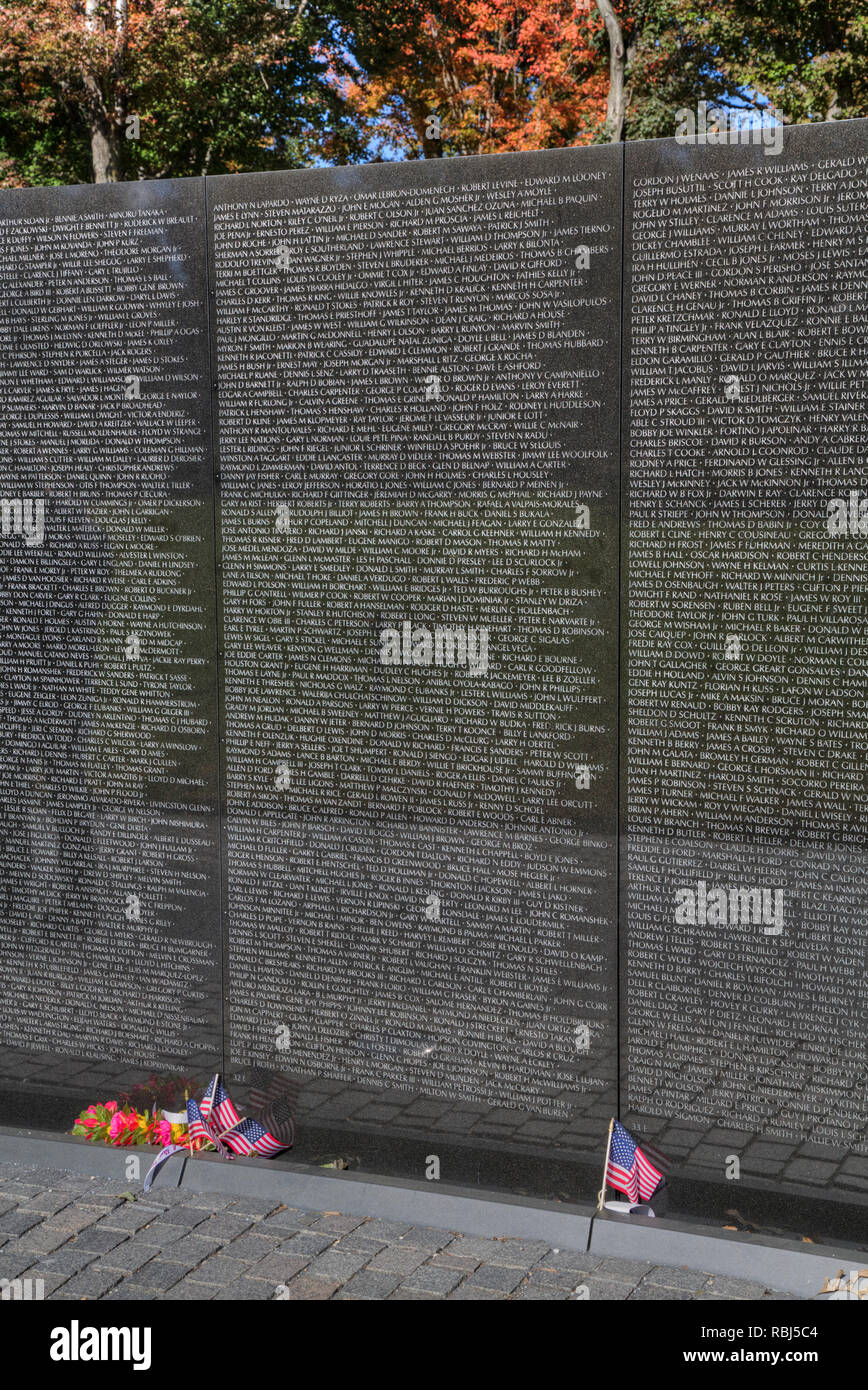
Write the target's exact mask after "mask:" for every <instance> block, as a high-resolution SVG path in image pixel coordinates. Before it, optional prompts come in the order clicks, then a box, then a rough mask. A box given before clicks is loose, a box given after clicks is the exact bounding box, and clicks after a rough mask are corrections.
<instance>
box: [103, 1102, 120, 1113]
mask: <svg viewBox="0 0 868 1390" xmlns="http://www.w3.org/2000/svg"><path fill="white" fill-rule="evenodd" d="M117 1108H118V1103H117V1101H116V1100H107V1101H106V1102H105V1104H104V1105H103V1110H107V1111H108V1112H109V1114H110V1115H113V1114H114V1113H115V1111H116V1110H117Z"/></svg>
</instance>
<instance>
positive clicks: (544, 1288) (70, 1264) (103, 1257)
mask: <svg viewBox="0 0 868 1390" xmlns="http://www.w3.org/2000/svg"><path fill="white" fill-rule="evenodd" d="M0 1279H7V1280H15V1279H31V1280H35V1279H41V1280H43V1281H44V1293H45V1297H46V1298H51V1299H74V1300H79V1299H106V1300H111V1299H146V1300H147V1299H212V1298H213V1299H218V1300H220V1299H264V1300H267V1299H279V1298H290V1299H329V1298H337V1299H344V1298H350V1299H438V1298H440V1299H442V1298H449V1299H468V1298H471V1299H504V1298H505V1299H521V1300H527V1299H561V1300H566V1299H574V1300H576V1299H579V1298H589V1299H658V1300H671V1299H679V1300H682V1299H703V1300H709V1301H711V1300H719V1299H789V1298H791V1297H792V1295H789V1294H782V1293H775V1292H773V1291H771V1290H768V1289H765V1288H763V1286H762V1285H761V1284H750V1283H746V1282H745V1281H743V1280H740V1279H730V1278H726V1277H724V1276H722V1275H709V1274H698V1273H694V1272H693V1271H691V1270H687V1269H672V1268H666V1267H664V1266H659V1265H650V1264H642V1263H639V1262H638V1261H631V1260H622V1259H610V1258H609V1259H607V1258H602V1257H600V1256H595V1255H585V1254H584V1253H582V1252H579V1251H575V1250H553V1249H551V1248H550V1247H549V1246H548V1245H547V1244H546V1243H545V1242H543V1241H531V1240H515V1239H511V1238H501V1239H495V1240H491V1239H485V1238H483V1237H480V1236H467V1235H462V1234H461V1233H460V1232H456V1231H445V1230H435V1229H433V1228H431V1227H415V1226H409V1225H406V1224H404V1223H402V1222H396V1221H383V1220H379V1219H377V1218H365V1217H359V1216H342V1215H340V1214H338V1213H336V1212H321V1211H298V1210H295V1209H294V1208H290V1207H285V1206H281V1205H279V1204H278V1203H277V1202H273V1201H267V1200H265V1201H264V1200H261V1199H257V1198H244V1197H237V1196H235V1197H229V1196H226V1195H224V1194H221V1193H193V1192H189V1193H187V1192H183V1191H178V1190H177V1189H176V1188H170V1187H167V1188H164V1189H160V1188H157V1189H156V1190H155V1191H154V1192H151V1193H149V1194H148V1195H147V1196H146V1197H145V1196H144V1195H142V1193H141V1187H140V1186H139V1185H133V1186H131V1187H130V1188H129V1189H127V1188H125V1186H124V1183H123V1181H122V1180H120V1181H116V1180H111V1181H107V1180H106V1179H104V1178H87V1177H83V1176H82V1175H81V1174H77V1173H65V1172H62V1171H60V1170H57V1169H48V1168H33V1167H25V1166H22V1165H20V1164H11V1163H4V1164H0ZM585 1290H586V1292H585Z"/></svg>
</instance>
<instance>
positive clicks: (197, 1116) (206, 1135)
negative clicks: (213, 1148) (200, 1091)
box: [187, 1099, 214, 1144]
mask: <svg viewBox="0 0 868 1390" xmlns="http://www.w3.org/2000/svg"><path fill="white" fill-rule="evenodd" d="M187 1133H188V1134H189V1136H190V1138H191V1139H194V1140H195V1139H198V1140H199V1142H200V1143H203V1144H204V1143H209V1144H213V1143H214V1136H213V1134H212V1133H211V1130H210V1129H209V1127H208V1122H207V1120H206V1119H205V1117H204V1115H203V1114H202V1111H201V1109H200V1107H199V1106H198V1105H197V1104H196V1102H195V1100H192V1099H191V1100H188V1101H187Z"/></svg>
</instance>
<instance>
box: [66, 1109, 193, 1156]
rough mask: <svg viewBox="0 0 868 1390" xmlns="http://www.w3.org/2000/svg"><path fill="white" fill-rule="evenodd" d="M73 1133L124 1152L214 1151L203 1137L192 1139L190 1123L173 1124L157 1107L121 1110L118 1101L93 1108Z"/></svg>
mask: <svg viewBox="0 0 868 1390" xmlns="http://www.w3.org/2000/svg"><path fill="white" fill-rule="evenodd" d="M72 1133H73V1134H76V1135H79V1136H80V1137H81V1138H83V1139H86V1140H87V1141H88V1143H91V1144H114V1145H116V1146H118V1147H120V1148H129V1147H131V1146H133V1145H137V1144H154V1145H156V1146H157V1147H160V1148H168V1147H169V1145H170V1144H182V1145H183V1146H184V1148H186V1149H188V1150H189V1151H190V1152H195V1151H196V1150H198V1149H204V1148H209V1149H210V1148H213V1147H214V1145H213V1144H211V1143H210V1142H209V1141H208V1140H207V1139H204V1138H202V1137H199V1138H196V1139H191V1138H190V1136H189V1132H188V1128H187V1125H186V1123H184V1124H178V1123H172V1122H170V1121H169V1120H167V1119H166V1118H165V1117H164V1115H163V1114H162V1112H161V1111H160V1112H158V1111H157V1108H156V1106H155V1107H154V1110H153V1111H148V1110H143V1111H139V1110H136V1109H135V1108H134V1107H133V1106H132V1105H124V1106H120V1105H118V1102H117V1101H116V1100H107V1101H104V1102H103V1104H102V1105H89V1106H88V1107H87V1109H86V1110H83V1111H82V1113H81V1114H80V1115H79V1116H78V1117H77V1118H76V1121H75V1124H74V1125H73V1127H72Z"/></svg>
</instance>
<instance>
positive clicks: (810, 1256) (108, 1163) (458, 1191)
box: [0, 1128, 868, 1298]
mask: <svg viewBox="0 0 868 1390" xmlns="http://www.w3.org/2000/svg"><path fill="white" fill-rule="evenodd" d="M159 1152H160V1150H159V1149H152V1148H145V1147H142V1148H138V1149H135V1150H132V1149H112V1148H108V1147H105V1146H96V1145H93V1144H88V1143H86V1141H85V1140H83V1139H72V1138H70V1137H69V1136H62V1135H57V1136H54V1135H46V1134H36V1133H34V1132H33V1131H31V1130H12V1129H4V1128H0V1162H5V1163H22V1164H31V1165H34V1166H37V1167H49V1168H60V1169H65V1170H69V1171H71V1172H75V1173H86V1174H88V1175H93V1176H96V1177H102V1178H109V1177H111V1178H118V1179H119V1180H120V1181H122V1182H124V1183H125V1185H127V1186H130V1187H133V1188H135V1189H137V1190H138V1193H139V1195H141V1180H142V1179H139V1180H138V1181H137V1182H131V1181H130V1180H128V1179H126V1177H125V1173H124V1164H125V1161H126V1159H127V1158H129V1156H130V1155H131V1154H135V1155H137V1156H138V1157H140V1158H141V1160H142V1178H143V1177H144V1174H145V1173H146V1172H147V1170H148V1168H149V1167H150V1164H151V1163H152V1162H153V1159H154V1158H155V1157H156V1156H157V1154H158V1153H159ZM179 1178H180V1180H181V1181H180V1183H179ZM177 1186H180V1187H181V1190H182V1191H189V1192H191V1193H192V1192H227V1193H228V1192H231V1193H235V1194H236V1195H238V1196H247V1197H251V1196H253V1197H266V1198H274V1199H275V1200H276V1201H279V1202H282V1203H284V1204H285V1205H286V1206H289V1207H300V1208H302V1209H304V1210H308V1211H309V1210H314V1211H323V1210H325V1211H342V1212H345V1213H347V1214H349V1215H352V1216H372V1217H382V1218H384V1219H386V1220H393V1221H406V1222H408V1223H409V1224H412V1225H414V1226H436V1227H440V1228H442V1229H445V1230H454V1231H460V1232H462V1233H464V1234H465V1235H477V1236H512V1237H515V1238H523V1239H526V1240H544V1241H546V1242H547V1243H548V1244H549V1245H551V1246H553V1247H555V1248H559V1249H563V1250H589V1251H590V1252H591V1253H592V1254H594V1255H613V1256H617V1257H620V1258H622V1259H633V1260H643V1261H647V1262H648V1263H650V1264H655V1265H671V1266H681V1267H685V1268H687V1269H694V1270H702V1271H704V1272H706V1273H708V1274H722V1275H728V1276H731V1277H733V1278H736V1279H745V1280H748V1281H750V1282H752V1283H760V1284H765V1285H766V1287H767V1288H769V1289H773V1290H775V1291H777V1292H779V1293H792V1294H796V1295H798V1296H799V1297H801V1298H813V1297H814V1296H816V1295H817V1294H818V1293H819V1291H820V1289H821V1288H822V1287H823V1283H824V1281H825V1280H826V1279H827V1278H828V1277H830V1276H831V1277H833V1276H834V1275H836V1274H837V1273H838V1271H839V1270H841V1269H843V1270H844V1271H845V1273H847V1272H849V1270H851V1269H854V1268H856V1267H860V1268H861V1267H863V1266H865V1265H868V1253H866V1252H862V1251H859V1250H856V1249H836V1248H834V1247H830V1246H819V1245H814V1246H811V1247H810V1249H808V1248H806V1246H805V1245H804V1244H802V1243H800V1242H798V1241H788V1240H784V1239H777V1238H774V1237H761V1236H757V1235H744V1234H740V1233H739V1232H732V1231H712V1230H710V1229H709V1228H708V1227H704V1226H698V1225H690V1224H689V1223H687V1222H678V1221H674V1220H671V1219H666V1220H664V1219H657V1220H655V1219H652V1218H649V1217H641V1216H630V1217H622V1216H617V1215H615V1214H613V1213H610V1212H605V1213H604V1214H603V1215H595V1213H594V1211H593V1209H592V1208H591V1207H583V1206H573V1205H571V1204H567V1203H551V1202H544V1201H540V1200H537V1199H535V1198H530V1197H514V1196H511V1195H509V1194H507V1193H480V1192H478V1191H476V1190H475V1189H470V1188H458V1187H447V1186H445V1185H444V1184H441V1183H437V1184H433V1183H414V1182H411V1181H408V1180H406V1179H402V1178H386V1177H377V1176H370V1175H367V1174H364V1173H353V1172H348V1173H340V1172H324V1171H323V1170H322V1169H321V1168H312V1167H310V1166H307V1165H303V1164H293V1163H289V1162H285V1161H280V1162H277V1163H275V1162H268V1161H266V1160H262V1159H235V1160H233V1161H232V1162H231V1163H227V1162H225V1161H223V1160H222V1159H220V1158H219V1157H218V1156H217V1155H216V1154H197V1155H196V1157H195V1159H190V1160H186V1161H185V1160H183V1159H181V1158H180V1157H173V1158H172V1159H170V1160H169V1162H168V1164H167V1166H166V1167H165V1168H164V1169H163V1171H162V1172H161V1173H160V1174H159V1175H158V1177H157V1179H156V1181H155V1183H154V1188H153V1190H154V1192H155V1193H157V1192H160V1191H165V1190H166V1189H167V1188H175V1187H177Z"/></svg>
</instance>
